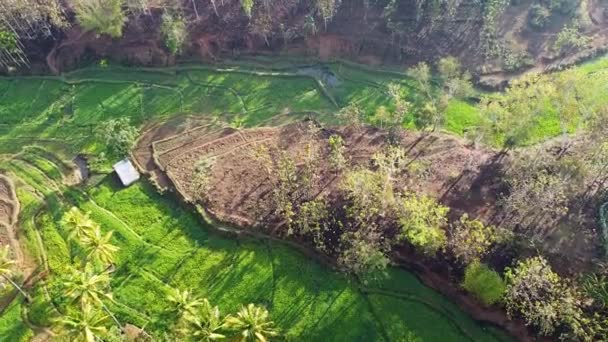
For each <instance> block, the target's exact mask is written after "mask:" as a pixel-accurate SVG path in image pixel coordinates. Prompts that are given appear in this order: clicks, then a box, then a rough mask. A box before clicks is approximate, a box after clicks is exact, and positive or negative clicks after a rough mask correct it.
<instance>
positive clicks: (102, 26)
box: [74, 0, 127, 38]
mask: <svg viewBox="0 0 608 342" xmlns="http://www.w3.org/2000/svg"><path fill="white" fill-rule="evenodd" d="M74 12H76V19H77V20H78V23H79V24H80V25H81V26H82V27H83V28H84V29H85V30H87V31H96V32H97V33H99V34H107V35H109V36H111V37H112V38H119V37H121V36H122V26H123V25H124V23H125V21H126V20H127V19H126V16H125V13H124V12H123V11H122V0H78V1H76V2H75V3H74Z"/></svg>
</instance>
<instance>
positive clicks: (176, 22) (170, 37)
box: [160, 12, 187, 55]
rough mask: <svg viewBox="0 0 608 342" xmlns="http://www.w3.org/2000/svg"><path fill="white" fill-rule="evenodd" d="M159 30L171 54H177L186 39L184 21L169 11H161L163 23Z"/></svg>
mask: <svg viewBox="0 0 608 342" xmlns="http://www.w3.org/2000/svg"><path fill="white" fill-rule="evenodd" d="M160 31H161V33H162V34H163V38H164V39H165V45H166V46H167V49H169V51H171V53H172V54H174V55H175V54H179V53H180V52H181V50H182V46H183V45H184V41H185V40H186V35H187V31H186V23H185V22H184V20H183V19H182V18H181V17H180V16H176V15H172V14H171V13H169V12H165V13H163V23H162V25H161V27H160Z"/></svg>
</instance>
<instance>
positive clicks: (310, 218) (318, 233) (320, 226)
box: [289, 199, 330, 251]
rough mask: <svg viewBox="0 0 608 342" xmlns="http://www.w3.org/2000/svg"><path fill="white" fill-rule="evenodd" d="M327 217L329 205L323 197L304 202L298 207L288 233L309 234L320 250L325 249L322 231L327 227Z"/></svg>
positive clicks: (328, 215) (328, 216)
mask: <svg viewBox="0 0 608 342" xmlns="http://www.w3.org/2000/svg"><path fill="white" fill-rule="evenodd" d="M329 219H330V213H329V206H328V205H327V202H325V201H324V200H323V199H314V200H312V201H309V202H304V203H302V205H301V206H300V208H299V211H298V215H297V218H296V220H295V225H293V227H290V229H289V233H290V234H293V233H298V234H300V235H311V236H312V238H313V241H314V243H315V246H316V247H317V248H318V249H319V250H321V251H326V246H325V241H324V233H325V232H326V230H327V229H328V227H327V223H328V222H329Z"/></svg>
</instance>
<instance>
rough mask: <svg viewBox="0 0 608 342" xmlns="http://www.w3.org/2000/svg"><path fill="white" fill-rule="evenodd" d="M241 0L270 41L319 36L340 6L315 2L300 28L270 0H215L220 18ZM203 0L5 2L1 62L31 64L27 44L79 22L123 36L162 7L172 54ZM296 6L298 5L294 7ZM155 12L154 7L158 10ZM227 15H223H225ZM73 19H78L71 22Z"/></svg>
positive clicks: (0, 13)
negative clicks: (280, 14) (290, 24)
mask: <svg viewBox="0 0 608 342" xmlns="http://www.w3.org/2000/svg"><path fill="white" fill-rule="evenodd" d="M235 1H236V2H240V7H241V8H242V9H243V14H244V15H246V16H247V17H248V18H250V23H249V31H250V33H252V34H253V35H257V36H260V37H262V38H264V40H265V41H266V42H267V43H268V42H269V37H270V35H271V34H280V35H282V36H283V38H284V40H285V41H288V40H290V39H292V38H293V37H295V36H297V35H302V34H311V33H312V34H316V32H317V31H318V28H317V23H316V22H317V18H319V19H320V20H322V21H323V22H324V24H325V26H327V24H328V22H329V21H331V19H332V18H333V17H334V16H335V14H336V13H337V11H338V8H339V7H340V5H341V1H340V0H314V1H312V3H311V9H310V10H311V13H310V15H309V16H307V19H306V20H305V23H304V24H302V25H300V26H294V27H287V26H286V24H285V23H282V22H280V21H281V20H282V19H281V18H273V17H272V12H271V2H270V1H267V0H230V1H228V0H226V4H225V1H224V0H222V1H221V2H218V1H216V0H211V2H210V5H211V7H212V8H213V11H214V13H215V15H216V16H220V10H219V9H218V8H219V7H220V6H221V7H224V5H227V4H228V3H231V2H235ZM204 5H207V4H206V3H205V4H203V2H202V1H200V0H180V1H170V0H161V1H149V0H72V1H69V2H64V1H59V0H11V1H3V2H2V4H0V66H3V67H5V68H9V67H20V66H27V65H28V63H29V62H28V60H27V56H26V55H27V53H26V52H25V51H24V50H25V45H24V43H25V42H26V41H29V40H33V39H36V38H39V37H41V36H44V37H47V38H53V35H54V33H55V32H58V31H61V30H63V29H65V28H67V27H69V26H70V25H72V24H75V23H77V24H78V25H80V26H81V27H82V28H83V29H85V30H87V31H92V32H95V33H97V34H99V35H108V36H110V37H112V38H120V37H122V35H123V29H124V27H125V24H126V23H127V22H128V21H129V20H137V19H138V18H140V17H141V16H151V15H153V13H154V12H156V11H157V10H158V9H162V18H161V19H162V20H161V26H160V28H159V29H160V32H161V34H162V37H163V39H164V41H165V45H166V47H167V49H168V50H169V52H171V53H172V54H179V53H181V51H182V48H183V45H184V43H185V41H186V38H187V36H188V31H189V28H190V27H191V25H196V24H197V22H198V21H199V20H200V19H201V12H200V11H201V10H202V6H204ZM290 6H295V5H290ZM226 7H227V8H228V6H226ZM153 10H154V11H153ZM222 15H223V14H222ZM71 18H74V20H72V19H71Z"/></svg>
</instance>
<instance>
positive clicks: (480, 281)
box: [462, 261, 506, 305]
mask: <svg viewBox="0 0 608 342" xmlns="http://www.w3.org/2000/svg"><path fill="white" fill-rule="evenodd" d="M462 287H463V288H464V289H465V290H467V291H469V292H470V293H472V294H473V295H474V296H475V297H476V298H477V299H479V300H480V301H481V302H482V303H484V304H485V305H492V304H495V303H498V302H500V301H501V300H502V297H503V295H504V293H505V288H506V285H505V281H504V280H503V279H502V277H501V276H500V274H498V272H496V271H494V270H492V269H491V268H489V267H488V266H487V265H485V264H482V263H479V262H478V261H475V262H473V263H471V264H470V265H469V266H467V269H466V271H465V273H464V281H463V282H462Z"/></svg>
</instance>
